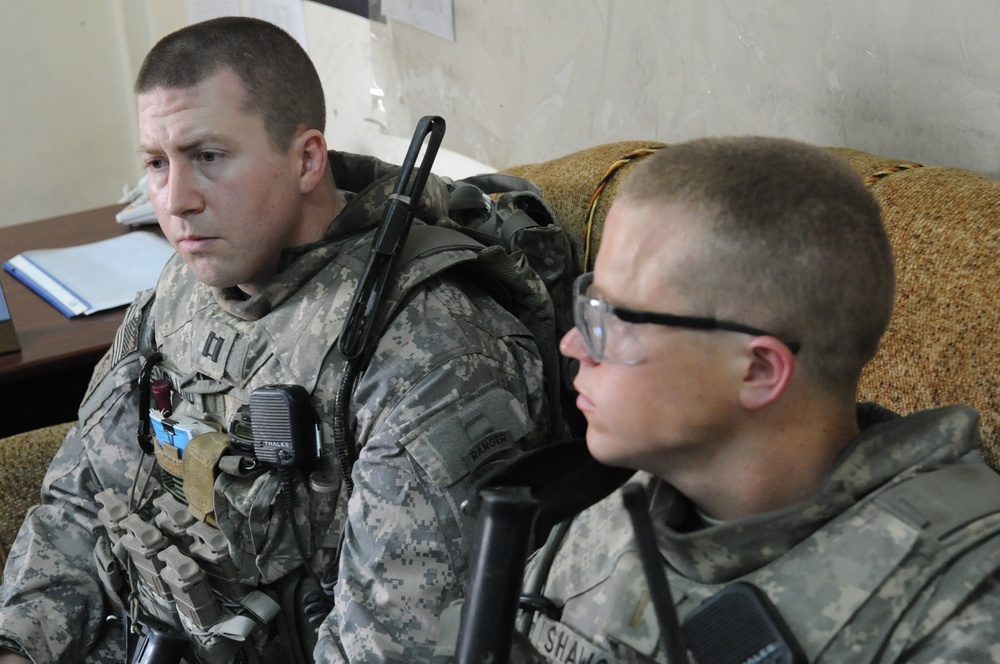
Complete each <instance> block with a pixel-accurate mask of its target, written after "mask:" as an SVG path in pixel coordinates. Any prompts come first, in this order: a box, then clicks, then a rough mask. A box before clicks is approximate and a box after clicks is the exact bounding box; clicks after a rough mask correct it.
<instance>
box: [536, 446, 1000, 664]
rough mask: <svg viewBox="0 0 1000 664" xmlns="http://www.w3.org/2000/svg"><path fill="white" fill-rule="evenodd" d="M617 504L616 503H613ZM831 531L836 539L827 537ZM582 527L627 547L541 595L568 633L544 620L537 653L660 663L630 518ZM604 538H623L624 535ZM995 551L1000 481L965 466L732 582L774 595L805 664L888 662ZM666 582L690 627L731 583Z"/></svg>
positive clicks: (961, 596)
mask: <svg viewBox="0 0 1000 664" xmlns="http://www.w3.org/2000/svg"><path fill="white" fill-rule="evenodd" d="M616 499H618V500H620V497H619V496H618V494H615V495H614V496H612V498H611V499H610V500H616ZM605 516H606V515H605ZM845 521H846V523H845ZM838 522H839V523H838ZM831 525H832V526H836V531H835V532H836V533H838V534H836V535H833V536H831V530H830V529H829V526H831ZM574 527H576V526H574ZM583 528H584V530H583V531H582V532H591V533H596V532H600V533H601V540H602V541H604V542H610V541H615V540H617V541H618V542H620V544H619V546H618V548H617V550H614V551H611V552H609V554H608V555H607V556H606V557H603V558H602V560H603V561H604V562H603V563H602V565H605V566H606V567H605V569H603V570H597V569H594V570H590V571H589V572H588V575H589V582H587V581H579V582H578V581H577V580H576V579H575V577H574V575H573V574H572V573H570V574H557V573H555V572H553V573H552V574H551V575H550V577H549V580H548V582H547V583H546V586H545V591H544V594H545V596H546V597H549V598H551V599H553V600H554V601H555V602H556V604H557V605H558V606H560V607H562V620H566V623H564V622H560V621H559V620H556V619H553V618H548V617H546V616H544V615H541V614H537V615H536V616H535V618H534V620H533V622H532V624H531V631H530V634H529V638H530V641H531V643H532V644H533V646H534V647H535V648H536V649H537V650H538V652H539V653H541V654H542V656H543V657H544V658H545V660H546V661H551V662H564V661H577V662H580V661H590V662H593V663H594V664H598V663H612V662H633V661H662V659H661V658H662V657H663V654H662V652H661V651H660V647H659V645H658V644H659V639H660V631H659V625H658V622H657V620H656V616H655V613H654V611H653V606H652V603H651V602H650V597H649V590H648V586H647V584H646V579H645V576H644V573H643V570H642V565H641V562H640V560H639V556H638V553H637V551H636V550H635V548H634V546H635V545H634V541H633V540H632V534H631V530H630V528H629V523H628V519H626V518H624V517H622V518H619V519H617V520H612V521H611V522H610V523H609V522H608V521H607V520H604V519H599V520H596V521H594V522H592V523H585V524H583ZM608 528H611V529H612V530H616V531H620V532H619V533H618V537H615V536H614V534H610V535H609V534H608V533H607V532H606V531H607V529H608ZM549 544H552V542H550V543H549ZM547 546H548V545H547ZM998 550H1000V475H998V474H997V473H996V472H995V471H993V470H992V469H991V468H989V467H988V466H986V465H984V464H981V463H960V464H956V465H952V466H947V467H944V468H942V469H939V470H936V471H932V472H928V473H923V474H920V475H917V476H915V477H913V478H911V479H909V480H906V481H903V482H900V483H897V484H894V485H892V486H890V487H887V488H886V489H885V490H883V491H880V492H878V493H877V494H876V495H874V496H872V497H870V499H866V500H865V501H863V502H862V503H860V504H859V505H858V506H857V507H856V508H855V509H851V510H849V511H848V512H847V513H845V514H842V515H841V516H840V517H838V518H837V519H835V520H834V522H832V523H831V524H828V526H827V527H823V528H821V529H820V530H819V531H818V532H816V533H814V534H813V535H812V536H810V537H809V538H807V539H806V540H804V541H803V542H801V543H800V544H799V545H798V546H796V547H795V548H794V549H793V550H792V551H790V552H788V553H786V554H785V555H783V556H782V557H781V558H780V563H779V564H773V565H772V564H766V565H764V566H763V567H761V568H759V569H757V570H756V571H754V572H752V573H749V574H747V575H745V576H742V577H740V578H739V579H733V581H736V580H739V581H746V582H749V583H752V584H754V585H755V586H757V587H758V588H760V589H761V590H763V591H764V592H765V593H766V594H767V595H768V597H769V598H770V600H771V601H772V602H773V603H774V605H775V606H776V607H777V609H778V611H779V613H780V614H781V616H782V618H783V619H784V621H785V622H786V623H787V625H788V627H789V628H790V629H791V632H792V633H793V634H794V635H795V637H796V639H797V641H798V643H799V645H800V646H801V647H802V650H803V651H804V653H805V655H806V656H807V658H808V661H810V662H844V661H852V662H875V661H887V662H889V661H896V658H898V657H899V656H900V655H904V654H905V653H906V648H907V647H909V646H910V645H912V644H914V643H916V642H918V641H919V640H920V638H921V637H922V636H925V635H927V634H930V633H931V632H933V630H934V629H936V628H937V627H938V626H939V625H940V624H941V622H942V621H944V620H947V619H948V617H949V616H950V615H951V612H952V611H954V610H955V609H956V608H957V607H959V606H961V605H962V603H963V602H964V601H965V600H966V599H968V598H969V596H970V595H972V594H973V593H974V592H975V590H976V588H977V587H978V586H979V584H980V583H981V582H983V581H984V580H986V579H987V578H988V577H989V576H990V575H992V574H993V573H995V571H996V569H997V568H998V566H1000V554H998V553H997V552H998ZM544 552H545V549H543V550H542V551H541V552H539V554H538V556H539V557H544ZM668 576H669V582H670V590H671V594H672V597H673V601H674V603H675V605H676V607H677V612H678V615H679V617H680V618H681V619H682V620H683V619H684V618H685V617H686V615H687V614H688V613H690V612H691V611H692V610H693V609H694V608H696V607H698V606H699V605H700V604H701V603H702V602H704V601H705V600H707V599H708V598H710V597H712V596H713V595H714V594H715V593H717V592H718V591H720V590H721V589H722V588H724V587H725V586H726V585H727V584H726V583H720V584H704V583H699V582H697V581H694V580H691V579H688V578H686V577H684V576H680V575H678V574H676V573H673V572H670V571H669V570H668ZM581 583H584V584H586V585H580V584H581ZM931 597H932V598H933V604H934V605H935V606H939V607H943V606H946V607H950V608H949V609H948V610H947V611H944V612H939V611H933V610H928V608H929V604H928V602H929V598H931ZM574 603H575V604H576V606H573V605H574ZM567 623H568V624H567ZM720 629H725V627H721V626H720ZM593 634H601V635H603V637H604V638H607V639H608V643H609V644H619V645H618V646H615V645H607V646H602V645H598V644H595V642H594V640H593V636H585V635H593ZM720 638H721V636H720Z"/></svg>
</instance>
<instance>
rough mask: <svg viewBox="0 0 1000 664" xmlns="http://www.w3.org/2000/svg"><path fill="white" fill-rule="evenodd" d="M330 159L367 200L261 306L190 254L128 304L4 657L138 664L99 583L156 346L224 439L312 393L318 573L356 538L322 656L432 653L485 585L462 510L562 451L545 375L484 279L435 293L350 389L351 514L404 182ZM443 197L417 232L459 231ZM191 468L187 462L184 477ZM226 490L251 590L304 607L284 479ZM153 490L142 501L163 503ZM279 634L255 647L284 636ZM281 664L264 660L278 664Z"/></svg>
mask: <svg viewBox="0 0 1000 664" xmlns="http://www.w3.org/2000/svg"><path fill="white" fill-rule="evenodd" d="M330 158H331V168H332V170H333V173H334V176H335V180H336V181H337V184H338V186H339V187H340V188H341V190H343V191H345V192H356V193H354V194H347V196H348V204H347V207H346V208H345V209H344V210H343V212H342V213H341V214H340V215H339V216H338V217H337V219H336V220H335V221H334V223H333V224H332V225H331V226H330V229H329V231H328V232H327V236H326V237H325V238H324V239H323V240H322V241H320V242H317V243H315V244H312V245H309V246H305V247H300V248H296V249H293V250H287V251H286V252H285V253H284V254H283V257H282V266H281V271H280V272H279V274H277V275H276V276H275V277H273V278H272V279H271V280H270V281H268V283H266V284H265V285H264V287H263V288H262V290H261V292H260V293H259V294H257V295H255V296H253V297H251V298H249V299H245V300H244V299H238V298H235V297H234V296H233V295H232V294H231V293H229V292H225V291H220V290H218V289H212V288H208V287H206V286H204V285H202V284H200V283H199V282H197V281H196V280H195V279H194V277H193V276H192V274H191V273H190V271H189V270H188V269H187V268H186V266H185V265H184V264H183V262H182V261H181V260H180V258H179V257H174V258H173V259H172V260H171V262H170V263H169V264H168V265H167V267H166V268H165V270H164V272H163V274H162V276H161V278H160V281H159V284H158V286H157V288H156V292H155V296H154V295H153V294H152V293H149V294H146V295H144V296H140V298H139V299H138V300H137V302H136V303H135V304H133V306H132V307H131V308H130V310H129V312H128V314H127V315H126V320H125V322H124V323H123V325H122V328H121V329H120V330H119V332H118V335H117V336H116V339H115V342H114V345H113V347H112V349H111V350H110V351H109V354H108V356H107V357H106V358H105V359H104V360H103V361H102V363H101V365H100V366H99V367H98V369H97V371H96V372H95V376H94V379H93V380H92V383H91V386H90V388H89V390H88V394H87V396H86V397H85V399H84V402H83V405H82V406H81V409H80V421H79V423H78V425H77V426H76V427H75V428H74V429H73V430H72V431H71V432H70V434H69V435H68V436H67V438H66V441H65V442H64V444H63V446H62V448H61V449H60V451H59V453H58V454H57V455H56V457H55V459H54V461H53V463H52V465H51V467H50V469H49V471H48V473H47V476H46V478H45V481H44V485H43V498H42V505H41V506H38V507H35V508H33V509H32V510H31V511H30V512H29V513H28V516H27V518H26V520H25V522H24V524H23V526H22V528H21V531H20V533H19V535H18V538H17V540H16V542H15V543H14V545H13V547H12V550H11V552H10V558H9V562H8V564H7V567H6V570H5V578H4V584H3V586H2V588H0V591H2V600H3V602H2V603H3V608H2V609H0V639H2V643H3V644H5V645H7V646H8V647H12V646H15V647H17V648H20V649H23V650H24V651H26V652H27V653H28V654H29V655H30V656H31V657H32V658H33V659H34V661H36V662H47V663H48V662H75V661H81V659H82V655H83V654H84V653H87V652H88V651H90V650H91V649H92V648H94V647H95V644H97V647H98V652H100V653H101V654H100V655H97V654H95V655H93V656H92V658H93V659H94V660H96V661H109V662H110V661H121V657H120V653H119V649H120V644H119V643H117V641H119V640H120V638H119V637H120V632H121V630H120V629H119V630H117V631H116V630H114V629H111V628H105V617H106V616H107V615H109V614H112V613H114V603H113V602H112V601H110V599H109V596H108V594H107V593H102V585H101V583H100V582H99V581H98V579H97V578H95V564H94V550H95V543H96V542H97V539H98V537H99V535H101V534H102V533H104V531H105V529H104V528H103V526H102V524H101V521H100V519H99V516H98V511H99V508H100V507H101V505H100V504H97V503H96V502H95V494H97V493H98V492H100V491H102V490H104V489H109V488H110V489H113V490H114V491H115V492H116V493H117V494H118V495H120V496H121V497H122V498H126V497H127V495H128V492H129V490H130V488H131V487H132V485H133V478H134V477H135V476H136V473H137V467H138V466H139V464H140V459H141V458H142V454H141V452H140V450H139V447H138V445H137V442H136V426H137V422H138V421H139V405H138V404H139V395H138V391H137V389H136V387H135V386H136V381H137V377H138V375H139V370H140V362H141V360H142V358H143V357H145V356H148V355H149V354H150V353H151V352H152V351H154V350H158V351H160V352H162V353H163V358H164V359H163V360H162V362H161V363H160V364H159V366H158V368H157V370H156V371H155V372H154V374H153V376H154V377H162V376H166V377H168V378H169V379H170V382H171V386H172V388H173V393H174V400H173V401H174V404H173V408H174V414H175V415H188V416H191V417H196V418H200V419H204V420H211V421H214V422H216V423H218V424H221V425H223V426H225V425H227V423H228V422H229V421H230V418H231V417H232V416H233V415H234V413H235V412H236V409H237V408H238V407H239V406H240V405H242V404H245V403H247V401H248V399H249V395H250V392H251V391H252V390H254V389H255V388H258V387H260V386H263V385H269V384H295V385H302V386H304V387H305V388H306V389H307V390H308V391H309V393H311V395H312V399H311V401H312V406H313V408H314V409H315V410H316V412H317V414H318V416H319V417H318V419H319V422H320V431H321V436H322V450H323V453H322V458H321V463H320V467H319V469H318V471H317V473H314V474H313V475H312V476H310V478H311V479H312V480H314V481H313V482H312V483H311V486H312V487H313V489H314V490H309V491H307V490H306V488H305V486H306V483H305V482H301V483H298V484H297V485H296V501H295V504H296V521H297V522H298V529H299V531H300V533H301V536H302V539H303V540H304V541H305V543H306V547H307V548H309V553H310V556H311V560H312V566H313V568H314V569H315V570H316V571H317V573H319V574H322V572H323V568H324V566H325V565H326V564H327V563H328V562H329V561H330V560H331V559H332V556H333V551H334V550H335V549H336V547H337V545H338V541H339V540H340V539H341V531H342V530H343V548H342V553H341V556H340V560H339V577H338V579H339V580H338V582H337V585H336V591H335V606H334V608H333V610H332V612H330V613H329V615H328V616H327V617H326V618H325V620H324V621H323V623H322V626H321V629H320V631H319V637H320V638H319V643H318V645H317V646H316V648H315V658H316V660H317V661H321V662H331V661H345V660H349V661H351V662H383V661H406V662H416V661H420V660H422V659H424V658H426V657H427V656H429V651H430V649H432V647H433V636H434V635H435V634H436V632H437V629H436V626H437V616H438V615H439V614H440V612H441V610H442V609H443V607H444V606H445V605H447V604H448V603H449V602H450V601H452V600H453V599H455V598H456V597H458V596H460V595H461V593H462V590H463V587H464V581H465V579H466V577H467V573H468V560H467V557H468V551H469V543H470V542H471V541H472V534H473V529H474V523H472V522H470V520H469V519H468V518H467V517H464V516H463V515H462V514H461V513H460V509H459V508H460V505H461V503H462V502H463V500H465V499H466V498H467V497H468V496H469V495H470V492H471V488H470V484H471V481H472V480H473V479H474V478H475V477H476V476H477V474H478V472H480V471H482V469H483V468H484V466H485V465H486V464H488V463H489V462H490V461H496V460H497V459H499V458H502V457H504V456H510V455H511V454H514V453H516V452H517V450H519V449H522V448H527V447H532V446H534V445H536V444H538V443H540V442H541V441H544V440H546V438H547V427H548V422H547V415H546V413H547V405H546V400H545V396H544V394H545V392H544V389H543V378H542V367H541V360H540V358H539V356H538V352H537V350H536V346H535V342H534V340H533V338H531V336H530V335H529V334H528V333H527V332H526V330H525V329H524V327H523V326H522V325H521V324H520V323H519V322H518V320H517V319H516V318H514V317H513V316H512V315H510V314H509V313H508V312H506V311H505V310H504V309H502V308H501V307H500V305H498V304H497V303H496V302H495V301H494V299H492V298H491V297H489V296H487V295H486V294H485V293H484V292H483V291H482V290H481V289H480V288H478V287H477V286H476V285H475V284H474V283H466V282H465V281H467V280H465V281H463V282H461V283H460V281H459V280H458V279H456V278H454V277H451V276H448V275H447V274H446V275H444V276H435V277H432V278H431V279H430V280H429V281H427V282H426V285H425V287H423V288H419V289H417V290H416V292H415V293H414V294H412V296H411V297H410V299H408V300H407V301H406V303H405V306H404V307H403V308H402V309H401V312H400V313H399V314H398V315H397V316H396V317H395V318H394V319H393V320H392V322H391V324H390V326H389V327H388V328H387V329H386V331H385V333H384V334H383V336H382V337H381V339H380V340H379V343H378V346H377V349H376V351H375V353H374V356H373V359H372V360H371V362H370V363H369V365H368V367H367V369H366V370H365V371H364V373H363V374H362V375H361V377H360V379H359V381H358V383H357V386H356V389H355V391H354V393H353V398H352V401H351V407H350V413H351V423H352V425H353V427H354V431H355V432H356V440H357V441H358V445H359V446H362V447H361V452H360V457H359V459H358V460H357V462H356V463H355V465H354V468H353V474H352V476H353V480H354V487H355V488H354V491H353V494H352V495H351V497H350V499H349V501H348V500H347V498H346V496H347V491H346V490H342V488H343V487H342V486H340V483H339V471H338V469H337V460H336V455H335V453H334V450H333V443H332V440H333V434H332V423H333V416H332V413H333V403H334V396H335V394H336V391H337V388H338V383H339V381H340V378H341V375H342V372H343V360H342V358H341V356H340V355H339V353H338V351H337V350H336V339H337V337H338V333H339V331H340V329H341V326H342V322H343V318H344V315H345V313H346V310H347V308H348V304H349V302H350V298H351V296H352V294H353V292H354V289H355V287H356V284H357V281H358V279H359V275H360V272H361V269H362V266H363V262H364V260H365V257H366V256H367V252H368V248H369V247H370V245H371V237H372V233H371V230H372V226H373V224H375V223H376V222H377V221H379V220H380V219H381V216H382V211H383V206H384V204H385V202H386V200H387V196H388V195H389V194H390V193H391V192H392V190H393V187H394V180H393V179H392V178H391V177H390V175H391V174H392V173H395V172H396V170H397V169H396V168H395V167H390V166H388V165H386V164H382V163H381V162H378V161H377V160H374V159H372V158H366V157H355V156H351V155H344V154H338V153H331V155H330ZM445 196H446V192H445V187H444V184H443V183H442V182H441V181H440V180H438V179H437V178H434V177H432V178H431V179H430V180H429V181H428V183H427V187H426V191H425V196H424V199H423V200H422V204H421V206H418V207H419V208H420V209H418V216H420V217H421V218H425V219H429V220H432V221H434V220H438V218H440V217H442V216H443V215H445V214H446V208H445V203H444V201H445V200H446V198H445ZM415 223H420V222H415ZM470 253H471V252H470ZM422 269H423V268H422V265H421V264H419V262H414V264H409V265H401V271H400V277H399V278H400V279H417V280H418V281H419V276H420V274H419V273H420V271H421V270H422ZM539 287H540V288H544V286H541V285H539ZM181 395H183V398H181ZM209 437H210V436H209ZM196 440H198V439H196ZM192 445H193V443H192ZM199 449H200V448H199ZM188 456H191V453H190V447H189V450H188V451H186V452H185V459H183V460H182V461H184V462H185V463H186V459H187V457H188ZM149 458H150V457H147V459H149ZM192 458H193V457H192ZM225 458H226V457H224V459H225ZM144 463H145V464H146V466H147V467H148V466H149V465H150V464H149V462H148V461H146V462H144ZM185 472H187V471H185ZM140 475H141V473H140ZM217 475H218V478H217V479H216V480H215V484H214V492H213V491H211V490H210V491H209V492H208V494H209V497H210V498H211V497H212V496H213V495H214V501H215V502H214V508H215V515H216V517H217V521H218V525H219V529H220V530H221V531H223V532H224V533H225V535H226V539H227V540H228V549H229V554H231V558H232V561H233V562H234V563H235V565H236V567H237V568H238V572H239V577H240V579H241V580H242V581H243V583H244V584H245V585H248V586H249V587H251V588H256V589H258V590H266V591H267V592H268V594H269V595H271V596H272V597H274V598H275V599H277V600H278V601H279V602H282V603H283V604H284V605H285V606H286V608H287V604H288V603H290V602H293V600H288V599H287V597H286V598H285V599H284V601H282V597H281V593H282V592H284V589H285V586H286V585H288V583H289V579H296V578H298V577H300V576H301V574H299V573H298V572H297V571H296V568H297V567H299V566H300V565H299V564H300V560H301V555H300V553H299V550H298V548H297V547H296V544H295V539H294V537H293V533H294V529H293V528H290V527H289V525H290V524H289V523H288V519H287V517H286V512H284V511H283V510H282V505H281V498H280V497H278V498H275V494H276V493H277V491H278V486H279V482H278V478H277V477H275V475H276V474H275V473H272V472H265V473H263V474H260V473H253V474H250V475H248V476H239V474H229V473H224V472H219V473H217ZM156 478H157V475H156V474H155V473H154V474H153V477H152V479H150V486H149V488H148V489H147V490H146V494H145V495H147V496H154V495H157V494H159V493H162V491H161V489H160V487H159V483H158V481H157V479H156ZM193 503H194V501H193V500H192V504H193ZM210 506H211V505H210ZM153 511H155V510H153ZM192 511H196V510H193V509H192ZM345 513H346V526H345V518H344V515H345ZM248 515H249V516H248ZM342 526H344V527H343V528H342ZM147 594H148V593H147ZM294 601H298V600H294ZM146 604H147V607H146V610H147V611H149V610H150V609H149V608H148V604H149V602H148V601H147V602H146ZM168 608H169V606H168ZM281 619H283V618H281ZM274 629H275V627H274V623H272V624H271V625H270V626H269V627H268V628H267V629H263V630H257V631H256V632H254V635H253V636H252V638H254V639H258V640H267V639H269V638H271V637H270V634H271V631H273V630H274ZM314 638H315V637H314ZM262 648H263V646H260V645H259V644H258V646H257V649H258V650H260V649H262ZM272 657H276V656H274V655H273V654H272V655H269V656H266V657H264V658H262V659H265V660H266V661H279V660H278V659H272ZM228 658H229V655H226V659H228ZM282 661H287V662H288V663H289V664H291V662H292V661H294V660H292V659H288V658H287V657H284V659H283V660H282Z"/></svg>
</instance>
